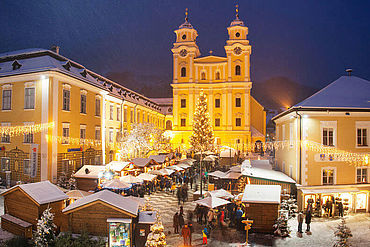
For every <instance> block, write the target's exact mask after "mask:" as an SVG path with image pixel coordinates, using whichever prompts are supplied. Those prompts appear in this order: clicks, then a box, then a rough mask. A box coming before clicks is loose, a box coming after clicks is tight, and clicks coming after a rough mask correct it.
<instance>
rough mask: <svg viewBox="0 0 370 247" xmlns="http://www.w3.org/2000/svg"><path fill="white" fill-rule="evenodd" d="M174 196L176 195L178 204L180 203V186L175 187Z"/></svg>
mask: <svg viewBox="0 0 370 247" xmlns="http://www.w3.org/2000/svg"><path fill="white" fill-rule="evenodd" d="M176 196H177V201H178V204H179V205H180V203H181V191H180V188H178V189H177V192H176Z"/></svg>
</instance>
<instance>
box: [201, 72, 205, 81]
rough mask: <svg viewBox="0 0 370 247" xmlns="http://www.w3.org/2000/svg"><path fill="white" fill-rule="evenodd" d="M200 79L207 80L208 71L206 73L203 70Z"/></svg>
mask: <svg viewBox="0 0 370 247" xmlns="http://www.w3.org/2000/svg"><path fill="white" fill-rule="evenodd" d="M200 79H201V80H205V79H206V73H205V72H202V73H201V74H200Z"/></svg>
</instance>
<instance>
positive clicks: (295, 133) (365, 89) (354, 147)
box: [273, 76, 370, 212]
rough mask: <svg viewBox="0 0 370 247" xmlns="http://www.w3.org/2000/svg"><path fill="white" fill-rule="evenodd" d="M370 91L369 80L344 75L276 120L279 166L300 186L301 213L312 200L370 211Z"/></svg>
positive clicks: (353, 209) (358, 210)
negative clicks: (331, 202)
mask: <svg viewBox="0 0 370 247" xmlns="http://www.w3.org/2000/svg"><path fill="white" fill-rule="evenodd" d="M369 92H370V82H369V81H367V80H364V79H361V78H358V77H355V76H342V77H340V78H339V79H337V80H336V81H334V82H332V83H331V84H330V85H328V86H327V87H325V88H324V89H322V90H321V91H319V92H317V93H315V94H314V95H312V96H311V97H309V98H307V99H306V100H304V101H302V102H301V103H298V104H297V105H295V106H293V107H291V108H290V109H288V110H287V111H285V112H283V113H281V114H279V115H277V116H275V117H274V118H273V120H274V121H275V123H276V145H275V148H276V164H277V166H278V168H279V169H280V170H281V171H283V172H284V173H285V174H287V175H289V176H290V177H292V178H293V179H295V180H296V181H297V184H299V186H298V202H299V206H300V208H301V209H303V208H305V207H306V206H307V201H308V200H309V199H312V201H313V202H315V203H314V205H316V202H317V203H318V204H317V205H321V207H322V208H324V205H326V201H328V200H332V201H334V202H335V204H334V205H337V203H339V202H340V201H342V203H343V204H344V206H345V208H347V209H348V210H347V211H352V212H361V211H366V212H368V211H369V191H370V184H369V176H370V173H369V171H370V169H369V168H368V165H369V154H370V147H369V142H368V140H369V131H370V129H369V128H370V103H369V102H370V101H369V99H370V97H369ZM334 207H335V206H334Z"/></svg>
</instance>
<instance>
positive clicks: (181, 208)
mask: <svg viewBox="0 0 370 247" xmlns="http://www.w3.org/2000/svg"><path fill="white" fill-rule="evenodd" d="M183 214H184V207H183V206H180V215H183Z"/></svg>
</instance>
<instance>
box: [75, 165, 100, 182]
mask: <svg viewBox="0 0 370 247" xmlns="http://www.w3.org/2000/svg"><path fill="white" fill-rule="evenodd" d="M86 169H87V170H86ZM104 171H105V166H99V165H84V166H83V167H81V168H80V170H78V171H77V172H76V173H75V174H74V175H73V176H74V177H75V178H92V179H98V178H99V173H100V172H104Z"/></svg>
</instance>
